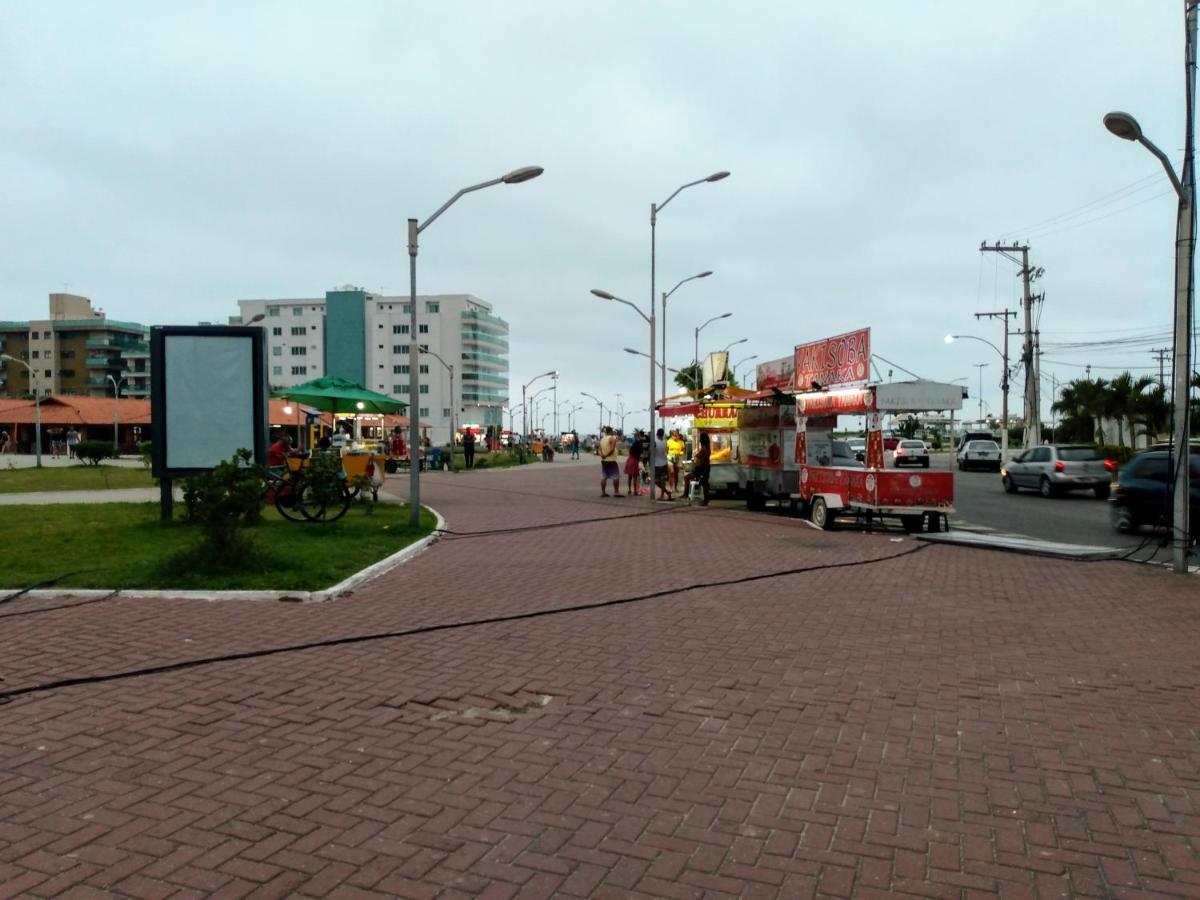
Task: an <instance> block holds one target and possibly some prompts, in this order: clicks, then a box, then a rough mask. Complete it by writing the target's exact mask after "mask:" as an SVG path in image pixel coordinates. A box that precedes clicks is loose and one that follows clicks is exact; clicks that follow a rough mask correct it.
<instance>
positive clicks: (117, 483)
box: [0, 463, 154, 494]
mask: <svg viewBox="0 0 1200 900" xmlns="http://www.w3.org/2000/svg"><path fill="white" fill-rule="evenodd" d="M2 465H3V463H0V466H2ZM135 487H154V479H153V478H151V477H150V470H149V469H147V468H144V467H138V468H129V467H127V466H85V465H83V464H80V465H75V466H68V467H66V468H58V467H55V468H44V469H36V468H28V469H5V468H0V494H24V493H27V492H30V491H103V490H110V489H112V490H115V489H117V488H135Z"/></svg>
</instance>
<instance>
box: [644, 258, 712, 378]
mask: <svg viewBox="0 0 1200 900" xmlns="http://www.w3.org/2000/svg"><path fill="white" fill-rule="evenodd" d="M711 274H712V272H711V271H705V272H700V273H699V274H697V275H692V276H690V277H688V278H685V279H683V280H682V281H681V282H679V284H677V285H675V287H673V288H671V289H670V290H669V291H667V292H666V293H665V294H663V295H662V361H663V364H664V365H665V364H666V362H667V298H668V297H670V296H671V295H672V294H673V293H675V292H676V291H677V290H679V289H680V288H681V287H683V286H684V285H685V284H687V283H688V282H689V281H695V280H696V279H697V278H707V277H708V276H709V275H711ZM643 355H644V354H643ZM662 396H664V397H665V396H667V372H666V369H665V368H664V369H663V372H662Z"/></svg>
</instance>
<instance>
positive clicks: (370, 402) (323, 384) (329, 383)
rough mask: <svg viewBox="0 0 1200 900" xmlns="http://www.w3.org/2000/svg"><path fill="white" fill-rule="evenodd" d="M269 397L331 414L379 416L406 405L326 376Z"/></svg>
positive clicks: (398, 410) (401, 410)
mask: <svg viewBox="0 0 1200 900" xmlns="http://www.w3.org/2000/svg"><path fill="white" fill-rule="evenodd" d="M271 396H272V397H287V398H288V399H289V400H295V401H296V402H297V403H304V404H307V405H308V406H311V407H313V408H314V409H319V410H322V411H323V412H331V413H373V414H376V415H380V414H383V413H396V412H403V411H404V410H405V409H406V408H407V404H405V403H401V402H400V401H399V400H393V399H392V398H391V397H389V396H388V395H387V394H377V393H376V392H375V391H369V390H367V389H366V388H365V387H363V386H362V385H361V384H355V383H354V382H353V381H347V380H346V379H345V378H336V377H334V376H332V375H328V376H326V377H325V378H314V379H313V380H312V381H306V382H304V384H298V385H296V386H295V387H290V388H280V389H279V390H275V391H272V392H271Z"/></svg>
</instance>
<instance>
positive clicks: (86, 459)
mask: <svg viewBox="0 0 1200 900" xmlns="http://www.w3.org/2000/svg"><path fill="white" fill-rule="evenodd" d="M116 455H117V454H116V451H115V450H113V445H112V444H110V443H109V442H108V441H80V442H79V443H78V444H76V445H75V457H76V458H77V459H78V460H79V461H80V462H81V463H83V464H84V465H86V466H98V465H100V463H101V462H103V461H104V460H106V459H113V458H114V457H116Z"/></svg>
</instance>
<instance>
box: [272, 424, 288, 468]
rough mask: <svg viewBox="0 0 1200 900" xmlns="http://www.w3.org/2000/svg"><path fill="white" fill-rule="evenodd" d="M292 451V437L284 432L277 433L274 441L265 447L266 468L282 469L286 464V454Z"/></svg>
mask: <svg viewBox="0 0 1200 900" xmlns="http://www.w3.org/2000/svg"><path fill="white" fill-rule="evenodd" d="M291 452H292V438H291V436H290V435H289V434H287V433H286V432H284V433H282V434H280V435H279V438H278V439H277V440H276V441H275V443H273V444H271V446H270V447H268V448H267V468H268V469H275V470H276V471H280V470H282V469H283V468H284V467H285V466H287V458H288V454H289V453H291Z"/></svg>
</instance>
